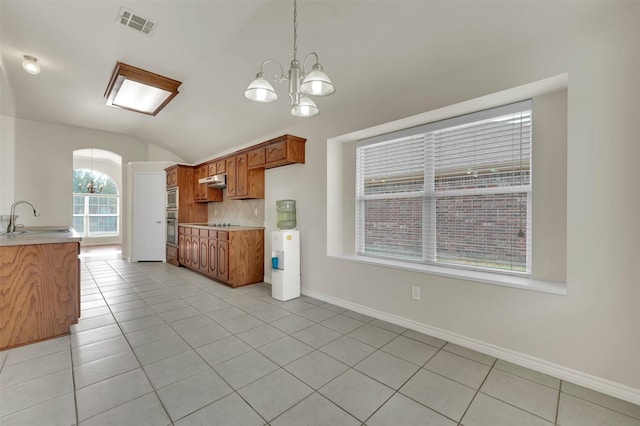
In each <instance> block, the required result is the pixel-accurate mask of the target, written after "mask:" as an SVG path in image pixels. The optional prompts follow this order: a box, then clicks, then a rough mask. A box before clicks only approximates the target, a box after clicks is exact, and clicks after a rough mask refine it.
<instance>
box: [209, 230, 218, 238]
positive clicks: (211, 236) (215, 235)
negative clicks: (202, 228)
mask: <svg viewBox="0 0 640 426" xmlns="http://www.w3.org/2000/svg"><path fill="white" fill-rule="evenodd" d="M209 238H213V239H217V238H218V231H209Z"/></svg>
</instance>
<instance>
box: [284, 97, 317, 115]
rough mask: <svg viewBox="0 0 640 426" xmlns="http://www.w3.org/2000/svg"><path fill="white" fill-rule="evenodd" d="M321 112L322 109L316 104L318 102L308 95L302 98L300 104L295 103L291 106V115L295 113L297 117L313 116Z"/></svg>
mask: <svg viewBox="0 0 640 426" xmlns="http://www.w3.org/2000/svg"><path fill="white" fill-rule="evenodd" d="M319 112H320V110H319V109H318V107H317V106H316V103H315V102H313V101H312V100H311V99H310V98H308V97H306V96H303V97H302V98H300V102H299V103H298V105H294V106H293V107H292V108H291V115H295V116H296V117H313V116H314V115H318V113H319Z"/></svg>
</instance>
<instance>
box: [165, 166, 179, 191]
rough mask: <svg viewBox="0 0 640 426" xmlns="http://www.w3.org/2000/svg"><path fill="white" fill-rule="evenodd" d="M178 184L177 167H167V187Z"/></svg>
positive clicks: (173, 186)
mask: <svg viewBox="0 0 640 426" xmlns="http://www.w3.org/2000/svg"><path fill="white" fill-rule="evenodd" d="M176 186H178V167H177V166H174V167H172V168H170V169H167V188H175V187H176Z"/></svg>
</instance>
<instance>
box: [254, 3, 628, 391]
mask: <svg viewBox="0 0 640 426" xmlns="http://www.w3.org/2000/svg"><path fill="white" fill-rule="evenodd" d="M610 9H611V14H610V15H606V14H603V15H602V16H600V17H599V18H598V20H597V21H594V22H584V23H576V24H575V26H574V27H573V28H571V29H567V33H566V37H564V38H562V39H549V40H539V41H537V42H536V43H535V44H532V45H527V46H521V47H520V48H519V49H518V50H516V51H512V52H505V53H504V55H503V56H500V57H494V58H490V59H489V60H487V61H486V62H482V63H478V64H476V66H474V67H469V68H466V69H464V70H451V72H449V73H447V74H446V75H431V76H430V75H426V74H423V75H422V76H421V78H420V79H419V80H420V81H421V82H423V83H422V84H421V85H416V84H415V82H416V81H417V80H418V79H414V78H403V79H402V80H394V79H393V78H392V76H390V79H389V82H390V84H393V90H394V91H395V93H394V94H393V95H392V97H389V94H382V95H381V96H380V98H376V99H374V98H372V99H371V101H372V102H367V103H366V105H367V106H366V107H364V106H363V107H362V108H360V109H356V110H353V109H345V110H333V111H330V110H326V109H323V108H322V100H319V101H318V104H319V106H320V108H321V110H322V113H321V115H320V116H318V117H316V118H315V119H313V120H309V121H305V122H301V124H300V125H299V126H297V127H294V128H290V129H286V130H285V131H283V133H284V132H288V133H292V134H294V135H296V136H301V137H306V138H308V141H307V143H306V159H307V163H306V164H305V165H294V166H287V167H281V168H277V169H272V170H268V171H267V172H266V179H267V182H266V199H265V223H266V234H267V235H269V232H270V231H271V230H274V229H275V223H276V213H275V201H276V200H278V199H282V198H291V199H295V200H296V201H297V207H298V215H297V216H298V228H299V229H300V230H301V239H302V241H301V246H302V286H303V290H305V291H307V292H312V294H316V295H324V296H327V297H330V298H334V299H335V300H341V301H345V302H348V303H354V304H358V305H361V306H364V307H366V308H371V309H375V310H378V311H381V312H384V313H387V314H391V315H395V316H397V317H399V318H405V319H408V320H411V321H414V322H416V323H419V324H424V325H426V326H430V327H434V328H437V329H440V330H443V331H446V332H448V333H451V334H452V335H459V336H463V337H465V338H467V339H469V340H475V341H477V342H480V343H483V344H485V345H487V347H494V348H497V349H499V350H502V351H503V352H504V353H513V354H515V355H517V356H519V357H520V358H521V359H525V358H530V360H531V362H532V363H533V364H536V363H537V365H539V366H543V365H548V366H549V369H556V370H558V374H560V375H562V374H563V372H564V373H566V375H565V378H568V377H572V378H575V379H580V377H582V383H583V384H587V383H592V384H593V387H596V388H598V389H599V390H601V391H605V392H608V393H611V394H615V395H616V396H620V397H623V398H626V399H630V400H633V401H634V402H635V403H640V368H638V356H639V355H638V354H640V333H639V332H638V324H640V309H638V307H637V305H638V301H639V300H640V285H639V284H638V283H640V278H639V276H638V272H637V270H638V269H637V263H638V260H639V259H640V255H639V249H638V240H639V237H640V221H638V217H640V197H638V187H639V186H640V174H639V173H637V161H638V158H640V143H638V139H637V131H636V128H635V127H636V126H635V121H637V108H636V104H637V96H638V94H639V93H640V79H639V78H638V72H637V71H638V69H640V57H639V55H640V53H639V50H638V47H637V46H638V45H637V41H638V40H640V26H638V25H637V22H638V18H639V17H640V3H633V2H629V3H624V4H622V3H612V4H611V6H610ZM425 61H428V55H426V54H425ZM419 71H421V70H417V72H419ZM563 73H568V75H569V84H568V99H567V103H568V123H567V125H568V142H567V160H566V161H567V196H566V217H567V234H566V245H567V249H566V259H567V260H566V265H565V268H566V272H565V273H566V280H567V283H568V295H566V296H558V295H550V294H543V293H537V292H531V291H524V290H519V289H511V288H503V287H498V286H493V285H486V284H480V283H474V282H467V281H461V280H454V279H448V278H441V277H437V276H430V275H426V274H420V273H415V272H408V271H400V270H392V269H387V268H381V267H376V266H370V265H363V264H356V263H351V262H346V261H341V260H336V259H329V258H328V257H327V255H326V253H327V246H326V245H327V239H326V235H327V228H326V224H327V216H326V211H327V205H326V203H327V198H326V193H327V191H328V192H331V191H335V190H341V188H333V187H327V186H326V182H327V170H328V169H329V170H333V169H332V166H333V165H332V164H327V148H326V141H327V139H330V138H332V137H336V136H339V135H342V134H346V133H350V132H354V131H357V130H360V129H363V128H368V127H371V126H374V125H378V124H381V123H385V122H388V121H392V120H395V119H398V118H401V117H407V116H410V115H414V114H418V113H422V112H425V111H430V110H434V109H437V108H441V107H444V106H447V105H452V104H455V103H458V102H462V101H465V100H469V99H474V98H477V97H480V96H484V95H487V94H491V93H495V92H499V91H501V90H505V89H509V88H511V87H516V86H520V85H522V84H526V83H529V82H533V81H538V80H542V79H544V78H548V77H551V76H554V75H559V74H563ZM409 77H411V76H409ZM336 84H338V83H336ZM334 96H339V91H338V92H336V94H335V95H334ZM398 100H402V102H398ZM391 105H392V106H391ZM330 181H332V180H330ZM534 226H535V224H534ZM267 245H268V239H267ZM265 249H266V250H265V251H266V253H270V247H265ZM266 260H267V259H265V265H266V266H268V265H269V263H267V262H266ZM267 270H268V269H267ZM267 275H268V272H267ZM412 285H416V286H419V287H421V289H422V300H421V301H420V302H415V301H412V300H411V299H410V297H409V295H410V293H409V292H408V288H409V287H410V286H412Z"/></svg>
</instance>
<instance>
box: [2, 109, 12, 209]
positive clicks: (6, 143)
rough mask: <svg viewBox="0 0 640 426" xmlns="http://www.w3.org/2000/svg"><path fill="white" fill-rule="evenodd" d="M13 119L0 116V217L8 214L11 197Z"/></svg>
mask: <svg viewBox="0 0 640 426" xmlns="http://www.w3.org/2000/svg"><path fill="white" fill-rule="evenodd" d="M14 124H15V119H14V118H13V117H8V116H5V115H0V215H5V214H9V211H10V210H9V209H10V208H11V204H12V203H13V202H14V196H13V173H14V168H15V167H14V163H15V134H14V133H15V130H14Z"/></svg>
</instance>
